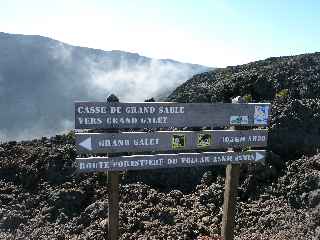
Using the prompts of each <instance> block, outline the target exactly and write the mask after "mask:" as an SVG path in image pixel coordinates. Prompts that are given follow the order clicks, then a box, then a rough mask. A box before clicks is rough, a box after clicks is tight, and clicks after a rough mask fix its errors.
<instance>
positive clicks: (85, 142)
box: [79, 137, 92, 151]
mask: <svg viewBox="0 0 320 240" xmlns="http://www.w3.org/2000/svg"><path fill="white" fill-rule="evenodd" d="M79 146H81V147H83V148H85V149H87V150H89V151H91V150H92V144H91V137H89V138H87V139H85V140H83V141H82V142H80V143H79Z"/></svg>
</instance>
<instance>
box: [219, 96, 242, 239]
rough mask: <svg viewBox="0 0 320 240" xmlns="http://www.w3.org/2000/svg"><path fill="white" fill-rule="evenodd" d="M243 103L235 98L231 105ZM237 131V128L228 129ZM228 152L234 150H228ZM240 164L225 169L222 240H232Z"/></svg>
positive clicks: (229, 165)
mask: <svg viewBox="0 0 320 240" xmlns="http://www.w3.org/2000/svg"><path fill="white" fill-rule="evenodd" d="M241 102H244V101H243V99H242V98H241V97H237V98H236V99H234V100H233V101H232V103H241ZM230 129H233V130H237V129H239V128H238V127H230ZM228 150H229V151H232V150H234V149H232V148H229V149H228ZM239 176H240V164H228V165H227V167H226V180H225V188H224V203H223V217H222V226H221V236H222V238H223V240H233V238H234V222H235V212H236V198H237V188H238V184H239Z"/></svg>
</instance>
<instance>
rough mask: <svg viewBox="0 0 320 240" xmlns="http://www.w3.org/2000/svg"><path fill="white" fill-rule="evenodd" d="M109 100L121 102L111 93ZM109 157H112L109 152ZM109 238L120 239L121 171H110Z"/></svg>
mask: <svg viewBox="0 0 320 240" xmlns="http://www.w3.org/2000/svg"><path fill="white" fill-rule="evenodd" d="M107 102H119V99H118V98H117V97H116V96H115V95H113V94H111V95H110V96H109V97H108V98H107ZM108 156H109V157H111V156H110V155H109V154H108ZM107 174H108V240H118V239H119V172H108V173H107Z"/></svg>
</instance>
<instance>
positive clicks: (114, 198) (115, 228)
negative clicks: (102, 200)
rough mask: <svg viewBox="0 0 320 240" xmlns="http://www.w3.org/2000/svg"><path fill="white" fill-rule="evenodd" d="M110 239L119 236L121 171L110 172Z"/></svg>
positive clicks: (115, 238)
mask: <svg viewBox="0 0 320 240" xmlns="http://www.w3.org/2000/svg"><path fill="white" fill-rule="evenodd" d="M108 187H109V191H108V194H109V197H108V212H109V216H108V220H109V221H108V240H117V239H118V238H119V172H108Z"/></svg>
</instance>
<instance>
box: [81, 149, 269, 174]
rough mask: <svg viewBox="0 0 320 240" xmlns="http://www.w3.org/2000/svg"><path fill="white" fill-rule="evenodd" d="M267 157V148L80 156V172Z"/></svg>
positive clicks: (243, 161) (224, 163)
mask: <svg viewBox="0 0 320 240" xmlns="http://www.w3.org/2000/svg"><path fill="white" fill-rule="evenodd" d="M265 157H266V151H265V150H250V151H246V152H202V153H178V154H156V155H131V156H118V157H89V158H77V163H78V166H79V171H80V172H104V171H128V170H144V169H157V168H173V167H194V166H210V165H226V164H230V163H235V164H236V163H239V164H243V163H253V162H257V161H262V160H264V159H265Z"/></svg>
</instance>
